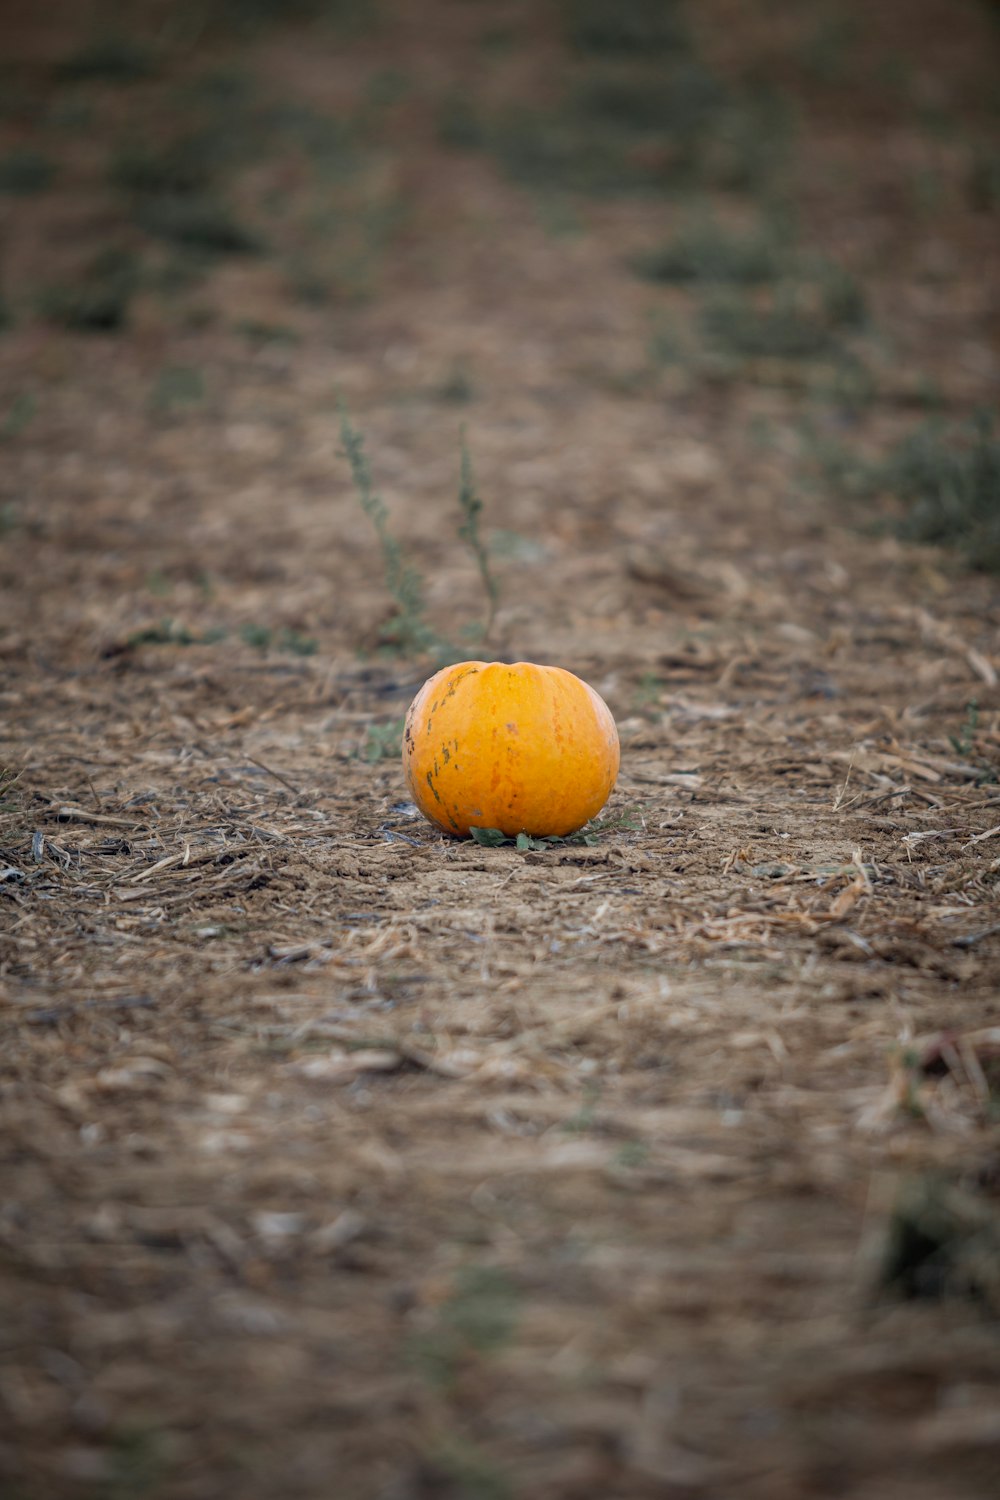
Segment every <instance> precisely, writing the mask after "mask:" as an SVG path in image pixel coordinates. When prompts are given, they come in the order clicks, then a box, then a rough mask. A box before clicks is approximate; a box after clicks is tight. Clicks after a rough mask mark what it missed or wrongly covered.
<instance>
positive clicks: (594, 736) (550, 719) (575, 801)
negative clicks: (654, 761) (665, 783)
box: [403, 661, 620, 838]
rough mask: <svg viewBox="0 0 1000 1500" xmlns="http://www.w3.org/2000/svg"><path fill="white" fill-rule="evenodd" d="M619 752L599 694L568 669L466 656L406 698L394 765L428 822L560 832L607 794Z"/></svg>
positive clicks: (464, 830)
mask: <svg viewBox="0 0 1000 1500" xmlns="http://www.w3.org/2000/svg"><path fill="white" fill-rule="evenodd" d="M619 758H620V752H619V746H618V731H617V730H616V728H615V721H614V719H613V718H612V717H611V712H610V710H609V709H608V707H607V704H606V703H605V702H604V700H603V699H602V698H601V697H599V695H598V694H597V693H595V692H594V690H593V688H591V687H588V685H587V684H586V683H585V682H582V681H581V680H580V678H579V677H574V675H573V673H572V672H566V671H564V670H563V668H561V667H544V666H535V665H533V664H532V663H531V662H515V663H513V664H507V663H505V662H482V661H466V662H461V663H460V664H459V665H457V666H453V667H445V668H444V669H443V670H442V671H440V672H437V673H436V674H435V675H434V676H433V677H431V678H430V679H429V680H428V681H427V682H425V683H424V685H423V687H422V688H421V689H420V692H419V693H418V694H417V696H416V697H415V698H414V700H413V702H412V704H411V705H410V711H409V713H408V714H407V717H406V728H405V730H404V734H403V766H404V769H405V771H406V778H407V782H408V784H409V788H410V794H411V796H412V797H413V800H414V802H415V803H416V804H417V806H418V807H419V808H420V811H421V812H422V813H423V814H424V816H425V817H426V818H429V819H430V821H431V822H432V823H437V824H438V825H439V827H441V828H443V829H445V831H446V832H448V833H452V834H456V835H457V836H459V837H465V836H466V835H468V833H469V830H470V828H499V829H500V831H501V832H502V833H505V834H507V835H509V836H513V835H515V834H518V833H528V834H532V835H534V836H535V837H537V838H542V837H545V836H549V837H553V836H560V837H561V836H564V835H566V834H568V833H575V832H576V830H577V829H578V828H582V827H583V825H584V824H585V823H586V822H588V821H589V819H591V818H593V817H594V816H596V814H597V813H599V812H600V810H601V808H602V807H603V806H604V804H605V802H606V801H607V800H608V797H609V796H610V794H611V789H612V787H613V786H614V784H615V778H616V777H617V775H618V764H619Z"/></svg>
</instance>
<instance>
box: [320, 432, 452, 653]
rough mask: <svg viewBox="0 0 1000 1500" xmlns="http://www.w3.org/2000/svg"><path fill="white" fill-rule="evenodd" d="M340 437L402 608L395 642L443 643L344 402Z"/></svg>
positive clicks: (429, 646)
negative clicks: (432, 624)
mask: <svg viewBox="0 0 1000 1500" xmlns="http://www.w3.org/2000/svg"><path fill="white" fill-rule="evenodd" d="M339 410H340V437H341V441H342V442H343V444H344V452H345V453H346V455H347V461H348V463H349V464H350V466H351V477H352V478H353V480H354V487H355V489H356V490H357V493H358V500H359V501H360V504H361V509H362V510H363V511H364V513H365V515H366V516H367V517H368V519H369V520H370V521H371V523H372V525H373V526H374V528H375V535H376V536H377V538H378V544H379V547H380V548H381V552H382V566H383V568H384V570H385V583H386V588H387V589H388V590H389V593H390V595H391V596H392V598H393V599H394V600H395V603H396V609H397V611H398V613H397V616H396V619H395V622H394V635H395V644H396V645H397V646H398V648H399V650H400V651H402V652H404V653H405V652H407V651H415V652H418V653H423V652H429V651H432V650H434V649H436V648H440V646H441V645H442V644H443V642H441V641H440V640H439V638H438V636H437V635H436V634H435V632H434V631H433V630H432V629H431V627H430V626H429V625H428V623H427V621H426V620H425V618H424V589H423V582H422V580H421V577H420V574H419V573H418V572H417V570H416V568H414V567H413V566H412V565H411V564H410V563H408V562H407V561H406V559H405V557H404V555H403V550H402V548H401V547H400V545H399V543H398V542H397V540H396V538H395V537H394V536H393V534H392V532H391V531H390V530H389V511H388V508H387V507H386V503H385V501H384V500H383V499H382V497H381V495H379V494H378V493H377V492H376V490H375V487H374V485H373V483H372V475H371V469H370V467H369V464H368V458H367V456H366V454H365V444H364V438H363V437H362V436H361V433H360V432H359V431H358V430H357V428H356V427H354V426H353V425H352V423H351V419H350V417H349V416H348V415H347V409H346V407H345V406H344V405H343V403H341V404H340V408H339Z"/></svg>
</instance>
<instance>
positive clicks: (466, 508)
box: [458, 427, 500, 643]
mask: <svg viewBox="0 0 1000 1500" xmlns="http://www.w3.org/2000/svg"><path fill="white" fill-rule="evenodd" d="M461 445H462V469H461V481H460V484H459V490H458V503H459V505H460V506H461V507H462V515H463V516H464V517H465V519H464V520H463V521H462V523H461V525H460V526H459V528H458V534H459V536H460V537H461V538H462V541H463V542H467V543H468V545H469V548H470V550H471V552H472V555H473V556H474V557H475V559H476V565H477V567H478V568H479V576H480V578H481V579H482V581H483V588H484V590H485V592H486V599H487V605H488V608H487V612H486V623H485V625H484V626H483V642H484V643H485V642H486V641H488V640H489V638H490V635H491V633H492V630H493V623H494V621H495V619H496V613H497V604H498V603H499V600H500V589H499V586H498V584H497V581H496V578H495V577H494V576H493V573H492V571H491V569H490V558H489V553H488V551H487V549H486V544H485V542H484V541H483V537H482V532H481V531H480V529H479V518H480V516H481V515H482V513H483V502H482V500H481V499H480V498H479V495H478V494H477V492H476V481H475V477H474V475H473V472H472V459H471V458H470V457H469V450H468V448H467V447H466V443H465V428H464V427H463V428H462V432H461Z"/></svg>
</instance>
